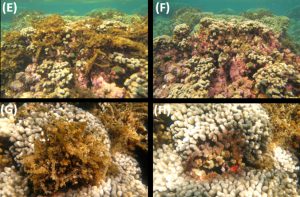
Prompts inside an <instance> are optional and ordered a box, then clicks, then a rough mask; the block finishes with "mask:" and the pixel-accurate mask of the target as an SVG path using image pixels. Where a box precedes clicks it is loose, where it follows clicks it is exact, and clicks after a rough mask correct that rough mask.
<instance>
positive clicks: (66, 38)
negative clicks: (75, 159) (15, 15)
mask: <svg viewBox="0 0 300 197" xmlns="http://www.w3.org/2000/svg"><path fill="white" fill-rule="evenodd" d="M36 15H37V14H36V13H34V14H32V15H29V16H31V17H30V20H29V19H28V20H26V21H27V23H25V24H23V26H22V28H18V29H12V30H10V31H7V32H6V33H5V34H4V36H3V41H2V42H1V95H2V97H10V98H11V97H17V98H32V97H33V98H70V97H71V98H74V97H97V98H99V97H101V98H124V97H126V98H133V97H134V98H137V97H138V98H140V97H147V95H148V82H147V81H148V74H147V70H148V61H147V57H148V49H147V45H148V18H147V17H146V16H138V15H126V14H123V13H120V12H118V11H115V10H106V11H99V10H97V11H93V12H92V13H90V14H89V16H78V17H77V16H59V15H41V16H40V17H36ZM112 16H114V17H112ZM32 76H33V77H32Z"/></svg>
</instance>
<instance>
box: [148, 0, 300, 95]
mask: <svg viewBox="0 0 300 197" xmlns="http://www.w3.org/2000/svg"><path fill="white" fill-rule="evenodd" d="M175 2H178V1H175ZM175 2H173V10H172V11H170V12H171V13H170V15H169V16H161V15H156V16H155V17H154V40H153V45H154V46H153V48H154V51H153V55H154V71H153V73H154V82H153V86H154V97H156V98H299V97H300V89H299V88H300V37H299V35H300V33H299V32H300V17H299V16H300V14H299V13H300V5H298V6H296V5H294V6H296V7H294V8H293V9H289V10H285V11H286V12H284V13H281V12H280V13H279V14H277V12H273V10H271V9H267V8H255V9H248V10H247V9H245V8H243V10H239V11H236V10H233V9H224V6H223V8H216V9H215V10H213V11H211V12H207V11H206V10H205V9H203V10H202V9H201V2H202V1H199V2H198V1H195V6H193V3H190V5H189V4H188V3H187V2H185V3H182V4H180V5H177V4H176V3H175ZM190 2H191V1H190ZM196 2H197V3H199V4H200V5H199V6H198V7H197V4H196ZM203 2H207V4H210V5H211V6H212V7H213V5H214V4H213V2H215V1H211V2H208V1H205V0H204V1H203ZM226 2H228V1H226ZM230 2H233V1H230ZM235 2H236V1H235ZM239 2H240V4H243V2H245V1H239ZM264 2H266V1H264ZM289 2H290V1H289ZM281 3H282V2H281ZM296 3H297V4H299V1H298V2H296ZM224 4H226V3H225V2H224ZM253 4H255V3H253ZM258 4H259V3H258ZM215 5H216V6H217V4H215ZM247 5H248V4H246V3H245V6H247ZM170 6H171V7H172V2H171V5H170ZM226 6H227V5H226ZM221 7H222V6H221ZM283 7H284V6H283ZM222 9H223V10H222Z"/></svg>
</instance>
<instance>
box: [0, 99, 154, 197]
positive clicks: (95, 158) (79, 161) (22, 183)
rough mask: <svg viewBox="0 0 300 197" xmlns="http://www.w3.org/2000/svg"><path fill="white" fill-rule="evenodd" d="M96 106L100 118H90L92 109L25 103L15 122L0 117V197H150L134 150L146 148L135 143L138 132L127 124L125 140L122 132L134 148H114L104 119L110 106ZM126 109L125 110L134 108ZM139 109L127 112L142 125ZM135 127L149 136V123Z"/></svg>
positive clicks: (95, 109) (137, 139) (125, 106)
mask: <svg viewBox="0 0 300 197" xmlns="http://www.w3.org/2000/svg"><path fill="white" fill-rule="evenodd" d="M95 105H96V106H92V111H94V113H95V111H98V110H100V109H101V110H102V112H99V115H98V116H95V115H93V114H92V113H90V112H88V111H89V110H91V109H88V108H86V109H83V108H80V107H76V106H75V105H72V104H67V103H57V104H50V103H49V104H42V103H41V104H40V103H25V104H23V105H21V106H19V107H18V113H17V115H16V117H14V116H10V115H7V116H5V117H1V118H0V142H1V143H0V170H1V172H0V186H1V187H0V196H3V197H8V196H12V197H22V196H90V197H96V196H147V194H148V189H147V186H146V184H145V183H144V182H145V176H143V177H142V170H141V165H144V164H143V163H141V162H146V161H141V159H140V158H139V157H137V155H136V154H135V150H134V149H135V148H137V147H138V145H137V144H139V143H142V140H141V139H140V138H137V137H136V136H139V135H138V134H137V133H135V132H137V130H136V128H137V127H136V128H135V127H133V126H132V124H133V123H132V122H129V123H128V125H131V126H132V127H131V128H130V129H131V131H130V132H129V131H128V130H129V128H128V129H127V130H126V131H125V133H126V134H122V133H121V132H120V131H119V134H120V136H124V135H126V136H127V139H128V138H130V136H129V135H130V134H132V135H133V136H134V137H133V138H134V139H135V143H136V144H135V145H134V144H131V145H127V144H126V143H121V144H118V143H116V142H114V141H115V139H116V138H117V137H118V136H113V135H112V134H111V131H110V130H108V129H107V127H106V126H105V125H104V124H102V121H101V119H100V117H101V116H105V112H103V111H106V110H107V109H109V108H111V107H112V106H111V105H110V104H108V103H105V104H104V103H102V104H99V105H98V104H95ZM112 105H113V104H112ZM123 105H124V106H123V108H124V109H126V108H127V107H129V106H131V105H129V104H128V105H127V104H123ZM143 105H145V104H140V107H142V106H143ZM97 106H99V107H97ZM143 108H145V106H143ZM139 109H141V108H135V107H133V106H131V108H128V109H127V111H131V110H132V111H131V113H132V114H131V118H133V119H134V118H135V120H136V121H139V120H140V121H142V119H139V118H138V117H139V116H140V114H144V111H139ZM128 113H129V112H128ZM106 116H111V115H109V114H107V115H106ZM119 116H120V117H121V115H119ZM118 121H119V120H115V124H117V122H118ZM119 124H122V123H121V122H119ZM135 124H136V125H139V128H140V130H142V129H144V130H146V129H145V122H135ZM142 125H143V126H142ZM112 128H113V126H111V127H110V128H109V129H112ZM128 133H129V134H128ZM143 133H144V134H143V135H147V134H145V131H144V132H143ZM119 141H120V140H119ZM124 141H125V142H127V141H126V140H125V139H124ZM145 141H146V139H143V143H147V142H145ZM116 146H117V147H119V148H118V149H116V148H114V147H116ZM145 146H146V145H145ZM145 151H146V150H145ZM145 151H144V152H145ZM144 174H145V173H144Z"/></svg>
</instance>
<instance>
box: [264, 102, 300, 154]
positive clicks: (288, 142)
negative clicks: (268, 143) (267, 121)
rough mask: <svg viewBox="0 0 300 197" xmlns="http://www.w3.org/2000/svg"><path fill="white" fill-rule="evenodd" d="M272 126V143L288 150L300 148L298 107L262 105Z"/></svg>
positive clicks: (299, 114)
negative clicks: (288, 148)
mask: <svg viewBox="0 0 300 197" xmlns="http://www.w3.org/2000/svg"><path fill="white" fill-rule="evenodd" d="M262 106H263V107H264V108H265V109H266V110H267V112H268V113H269V116H270V118H271V123H272V125H273V143H275V144H277V145H280V146H283V147H290V148H296V149H299V148H300V121H299V120H300V105H299V104H263V105H262Z"/></svg>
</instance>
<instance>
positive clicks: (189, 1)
mask: <svg viewBox="0 0 300 197" xmlns="http://www.w3.org/2000/svg"><path fill="white" fill-rule="evenodd" d="M157 2H162V1H159V0H154V5H155V4H156V3H157ZM168 2H169V3H170V7H171V13H172V11H174V10H176V9H177V8H179V7H193V8H199V9H200V10H202V11H207V12H220V11H222V10H225V9H232V10H234V11H235V12H236V13H237V14H238V13H240V12H243V11H246V10H248V9H255V8H267V9H270V10H271V11H272V12H273V13H274V14H277V15H287V14H288V12H289V11H290V10H291V9H293V8H294V7H296V6H300V0H185V1H182V0H170V1H168Z"/></svg>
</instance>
